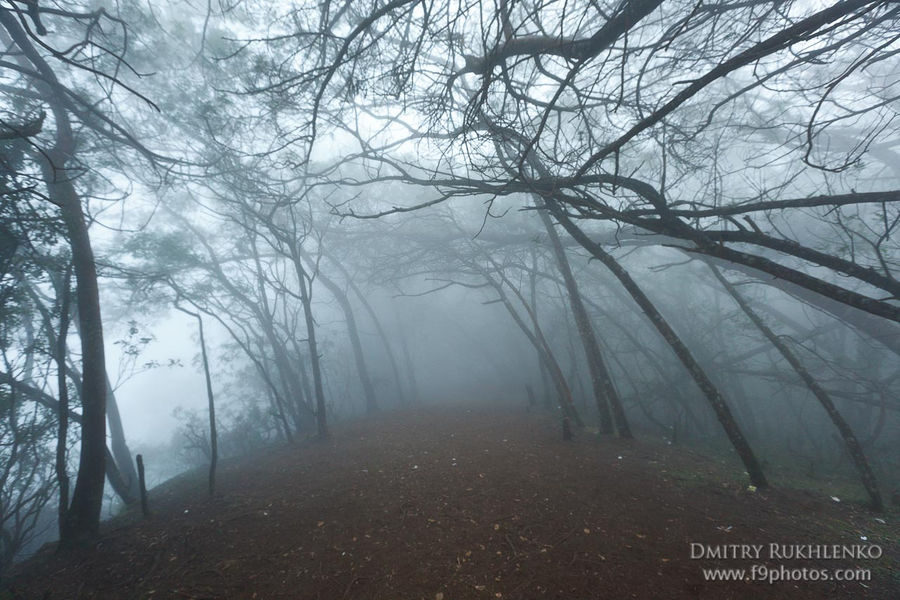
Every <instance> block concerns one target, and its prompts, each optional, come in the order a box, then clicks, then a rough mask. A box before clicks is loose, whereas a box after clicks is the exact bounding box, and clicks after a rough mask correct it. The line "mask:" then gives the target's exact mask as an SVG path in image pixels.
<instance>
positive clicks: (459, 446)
mask: <svg viewBox="0 0 900 600" xmlns="http://www.w3.org/2000/svg"><path fill="white" fill-rule="evenodd" d="M588 438H589V436H587V435H582V436H581V439H577V440H576V441H575V442H570V443H566V442H563V441H562V440H560V439H559V433H558V428H557V425H556V423H554V422H553V420H552V419H550V418H548V417H546V416H536V415H528V414H522V413H507V412H478V411H466V410H459V411H450V410H440V411H439V410H420V411H414V412H408V413H400V414H384V415H381V416H379V417H378V418H376V419H374V420H369V421H363V422H357V423H352V424H347V425H342V426H340V427H337V428H335V432H334V435H333V437H332V438H331V439H330V440H329V441H327V442H307V443H305V444H301V445H299V446H298V447H295V448H285V449H280V450H277V451H274V452H272V453H271V454H270V455H268V456H265V457H262V458H260V457H257V458H254V459H247V460H243V461H238V462H235V463H232V464H226V465H225V468H224V469H223V470H222V472H221V474H220V478H219V479H220V487H219V493H218V495H217V497H215V498H213V499H208V498H206V497H205V494H204V493H203V492H202V487H203V486H202V484H201V483H200V482H199V481H194V482H193V484H189V483H182V484H180V485H174V486H169V487H168V488H167V490H166V491H165V492H163V491H161V490H155V491H151V507H152V509H153V511H154V515H153V516H152V517H151V518H150V519H148V520H145V521H140V522H137V523H126V522H125V521H124V520H118V521H113V522H111V523H109V524H107V527H106V531H105V533H104V536H103V538H102V541H101V542H100V543H99V545H98V547H97V548H96V550H95V551H93V552H80V553H71V554H64V555H56V554H52V553H49V552H45V553H43V554H42V555H40V556H38V557H37V558H35V559H33V560H32V561H29V562H28V563H26V564H25V565H23V566H22V567H21V568H20V569H19V572H18V573H17V574H16V576H15V577H14V579H13V581H12V586H13V587H12V589H11V591H7V592H6V594H7V595H8V596H9V597H15V598H27V599H31V598H48V599H50V600H57V599H75V598H79V599H89V598H110V599H117V600H118V599H123V598H136V599H137V598H140V599H149V598H198V599H199V598H260V599H276V598H304V599H305V598H310V599H313V598H315V599H322V600H341V599H349V598H354V599H356V598H358V599H384V600H388V599H406V598H409V599H420V598H423V599H426V600H435V599H437V600H441V599H443V600H453V599H458V598H473V599H484V600H489V599H498V598H510V599H518V598H524V599H532V598H556V599H560V600H562V599H565V600H579V599H588V598H810V599H813V598H815V599H817V600H818V599H821V598H884V599H887V598H896V597H900V596H897V595H896V594H897V590H898V589H900V579H898V578H900V574H898V573H900V572H898V548H897V544H896V540H897V528H896V525H895V524H894V521H895V520H896V519H895V517H896V515H888V516H886V517H884V519H883V520H885V521H886V522H885V523H881V522H880V521H878V520H876V519H875V518H874V517H873V515H871V514H869V513H868V512H867V511H865V510H864V509H863V508H861V507H855V506H851V505H850V504H849V503H846V502H845V503H840V504H838V503H833V502H831V501H830V500H828V499H827V498H814V497H812V496H811V495H809V494H805V493H800V492H785V491H774V492H765V493H763V492H755V493H754V492H750V491H748V490H746V489H745V488H744V485H743V484H741V483H739V482H738V480H737V479H736V478H734V477H731V478H727V477H725V476H723V475H722V473H723V469H722V467H721V465H719V464H718V463H717V462H715V461H711V460H709V459H705V458H702V457H699V456H697V455H695V454H693V453H691V452H688V451H686V450H682V449H678V448H674V447H658V446H655V445H650V444H642V443H640V442H638V443H627V442H622V441H617V440H605V441H600V442H598V441H596V440H593V439H588ZM860 535H866V537H867V538H868V540H867V541H868V543H875V544H879V545H880V546H881V547H882V548H883V550H884V556H883V557H881V558H879V559H877V560H850V559H843V560H819V561H805V560H778V559H770V558H769V557H768V556H766V554H768V552H769V549H768V544H770V543H782V544H800V543H803V544H829V545H830V544H860V543H866V542H861V541H860ZM692 543H697V544H705V545H713V544H715V545H719V544H762V545H765V546H766V548H765V549H764V550H763V556H762V559H761V560H716V559H711V558H708V559H692V558H691V550H692V546H691V544H692ZM754 564H767V565H768V566H769V567H773V568H776V569H777V568H779V567H780V566H784V567H786V568H788V569H800V568H803V567H808V568H809V567H812V568H817V569H818V568H826V569H829V570H830V571H833V570H835V569H838V568H854V567H857V566H859V567H864V568H871V569H872V580H871V581H868V582H864V583H857V582H853V583H834V582H829V583H821V582H819V583H816V582H809V581H799V582H776V583H771V584H770V583H765V582H761V581H750V582H732V583H721V582H719V583H716V582H707V581H705V580H704V575H703V569H709V568H715V567H718V566H722V567H746V568H748V569H749V568H750V566H751V565H754ZM748 574H749V571H748ZM45 594H46V595H45ZM3 597H4V596H3V593H0V598H3Z"/></svg>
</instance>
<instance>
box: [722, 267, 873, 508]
mask: <svg viewBox="0 0 900 600" xmlns="http://www.w3.org/2000/svg"><path fill="white" fill-rule="evenodd" d="M708 266H709V268H710V270H711V271H712V272H713V275H715V276H716V279H718V280H719V283H721V284H722V286H723V287H724V288H725V289H726V290H727V291H728V293H729V294H730V295H731V297H732V298H733V299H734V301H735V302H736V303H737V305H738V306H739V307H740V308H741V310H742V311H744V314H745V315H747V317H748V318H749V319H750V320H751V321H752V322H753V324H754V325H756V327H757V329H759V330H760V331H761V332H762V334H763V335H764V336H766V339H768V340H769V341H770V342H771V343H772V345H773V346H775V348H776V349H778V352H779V353H781V356H782V357H784V359H785V360H786V361H787V362H788V364H789V365H791V367H792V368H793V369H794V372H796V373H797V375H799V376H800V379H802V380H803V383H805V384H806V387H808V388H809V390H810V391H811V392H812V393H813V395H814V396H815V397H816V399H817V400H818V401H819V403H820V404H821V405H822V408H824V409H825V412H826V413H828V417H829V418H830V419H831V422H832V423H834V426H835V427H836V428H837V430H838V432H839V433H840V434H841V437H842V438H843V440H844V445H845V446H846V447H847V451H848V452H849V454H850V458H852V459H853V464H854V466H855V467H856V470H857V472H858V473H859V477H860V479H861V480H862V483H863V485H864V486H865V488H866V491H867V492H868V493H869V498H870V500H871V503H872V508H873V509H874V510H882V509H883V508H884V503H883V501H882V499H881V492H880V491H879V490H878V482H877V480H876V479H875V474H874V473H873V472H872V468H871V466H870V465H869V461H868V459H867V458H866V454H865V452H864V451H863V449H862V445H860V443H859V441H858V440H857V439H856V435H855V434H854V433H853V429H851V428H850V425H849V424H848V423H847V421H845V420H844V417H843V416H841V413H839V412H838V410H837V407H835V405H834V401H833V400H832V399H831V396H829V394H828V392H826V391H825V389H824V388H822V386H820V385H819V384H818V383H817V382H816V380H815V379H813V377H812V375H810V374H809V371H807V370H806V367H804V366H803V364H802V363H801V362H800V359H799V358H797V356H796V355H795V354H794V353H793V352H792V351H791V349H790V348H788V346H787V344H785V343H784V342H783V341H781V338H779V337H778V336H777V335H775V332H774V331H772V330H771V329H770V328H769V326H768V325H766V323H765V322H764V321H763V320H762V318H761V317H760V316H759V315H758V314H756V311H754V310H753V309H752V308H751V307H750V305H749V304H748V303H747V301H746V300H744V298H743V297H742V296H741V295H740V293H739V292H738V291H737V289H735V287H734V286H733V285H732V284H731V282H729V281H728V280H727V279H725V277H724V276H723V275H722V273H721V272H719V270H718V269H717V268H716V267H715V266H714V265H712V264H709V265H708Z"/></svg>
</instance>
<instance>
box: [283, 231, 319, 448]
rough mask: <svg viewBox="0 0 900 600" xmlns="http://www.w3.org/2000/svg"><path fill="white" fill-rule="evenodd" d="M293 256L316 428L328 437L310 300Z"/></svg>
mask: <svg viewBox="0 0 900 600" xmlns="http://www.w3.org/2000/svg"><path fill="white" fill-rule="evenodd" d="M292 250H293V254H294V256H293V257H292V258H293V261H294V268H295V269H296V271H297V279H298V280H299V285H300V303H301V304H302V305H303V316H304V319H305V321H306V339H307V344H308V345H309V362H310V365H311V366H312V376H313V377H312V378H313V389H314V390H315V399H316V428H317V431H318V434H319V437H321V438H324V437H327V436H328V419H327V417H326V415H325V390H324V388H323V386H322V366H321V364H320V362H319V347H318V344H317V343H316V322H315V319H313V312H312V299H311V298H310V289H309V285H308V280H307V276H306V269H304V268H303V264H302V263H301V258H300V255H299V254H298V253H297V251H296V250H297V249H296V248H292Z"/></svg>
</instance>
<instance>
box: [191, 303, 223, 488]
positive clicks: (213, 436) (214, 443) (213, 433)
mask: <svg viewBox="0 0 900 600" xmlns="http://www.w3.org/2000/svg"><path fill="white" fill-rule="evenodd" d="M195 316H196V317H197V326H198V328H199V330H200V353H201V356H202V357H203V374H204V375H205V377H206V397H207V399H208V401H209V495H210V496H212V495H213V494H214V493H215V491H216V463H218V462H219V435H218V432H217V430H216V401H215V398H213V389H212V378H211V377H210V375H209V356H207V354H206V338H205V337H204V336H203V318H202V317H201V316H200V314H199V313H197V314H196V315H195Z"/></svg>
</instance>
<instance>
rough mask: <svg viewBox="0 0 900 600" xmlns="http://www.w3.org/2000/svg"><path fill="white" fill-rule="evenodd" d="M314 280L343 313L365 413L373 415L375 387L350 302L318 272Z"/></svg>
mask: <svg viewBox="0 0 900 600" xmlns="http://www.w3.org/2000/svg"><path fill="white" fill-rule="evenodd" d="M316 279H318V280H319V281H321V282H322V285H324V286H325V287H326V288H327V289H328V291H329V292H331V295H332V296H333V297H334V299H335V300H337V303H338V305H339V306H340V307H341V311H342V312H343V313H344V319H345V320H346V322H347V334H348V335H349V336H350V347H351V348H353V358H354V360H355V361H356V371H357V373H358V374H359V381H360V384H362V389H363V395H364V396H365V400H366V413H368V414H370V415H371V414H374V413H376V412H378V401H377V400H376V398H375V387H374V386H373V385H372V378H371V377H370V376H369V369H368V367H366V356H365V354H364V353H363V349H362V342H361V341H360V339H359V329H358V328H357V327H356V317H355V316H354V314H353V307H352V306H350V300H349V299H348V298H347V294H345V293H344V290H342V289H341V286H339V285H338V284H337V283H335V282H334V281H332V280H331V279H329V278H328V277H326V276H325V275H323V274H322V272H321V271H319V272H318V273H317V275H316Z"/></svg>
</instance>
